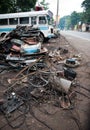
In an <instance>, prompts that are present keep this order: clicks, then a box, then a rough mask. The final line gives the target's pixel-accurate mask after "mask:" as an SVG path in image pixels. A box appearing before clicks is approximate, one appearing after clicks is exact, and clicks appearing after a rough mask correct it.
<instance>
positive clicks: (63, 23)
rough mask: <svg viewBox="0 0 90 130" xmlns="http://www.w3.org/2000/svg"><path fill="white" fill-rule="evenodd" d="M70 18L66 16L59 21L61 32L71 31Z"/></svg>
mask: <svg viewBox="0 0 90 130" xmlns="http://www.w3.org/2000/svg"><path fill="white" fill-rule="evenodd" d="M70 20H71V19H70V16H69V15H68V16H64V17H62V18H61V19H60V21H59V27H60V29H61V30H63V29H69V28H70V25H71V21H70Z"/></svg>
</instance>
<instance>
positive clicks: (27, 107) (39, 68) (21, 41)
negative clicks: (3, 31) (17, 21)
mask: <svg viewBox="0 0 90 130" xmlns="http://www.w3.org/2000/svg"><path fill="white" fill-rule="evenodd" d="M39 33H40V31H39V29H36V28H32V27H27V26H17V27H16V29H15V30H13V31H12V32H10V33H9V34H7V35H6V36H5V37H4V38H3V39H1V40H0V67H2V68H5V67H7V66H9V69H7V71H5V70H6V69H3V70H1V73H0V76H1V81H0V83H1V85H2V86H4V88H5V90H4V91H3V92H2V93H3V100H0V110H1V111H2V112H3V113H4V115H6V116H5V117H6V120H7V122H8V125H9V126H10V127H12V128H19V127H20V126H21V125H23V123H24V121H25V119H26V117H27V116H26V114H28V112H30V114H31V115H33V117H35V115H34V112H33V109H32V107H33V106H38V104H41V103H48V102H49V103H50V102H52V104H53V105H54V106H56V107H57V106H58V107H61V108H63V109H64V110H66V109H68V110H69V109H73V108H74V101H75V100H74V99H75V96H76V93H75V84H74V80H75V79H76V76H77V73H76V72H75V71H74V70H73V69H72V67H77V65H76V63H77V62H76V60H77V59H72V58H69V59H65V57H64V58H63V55H65V54H67V53H68V50H67V49H64V48H58V49H57V50H54V51H51V52H50V53H47V49H46V48H43V47H42V43H41V41H40V39H39ZM61 61H62V63H63V64H62V66H63V69H62V70H57V69H56V68H55V64H56V63H58V64H59V65H60V63H61ZM78 65H80V64H78ZM10 74H11V75H10ZM18 111H19V112H21V113H20V114H21V115H20V114H19V115H18V113H16V112H18ZM13 113H15V117H14V116H13ZM9 114H11V116H10V117H9V116H8V115H9ZM17 117H21V120H20V119H19V121H18V118H17ZM11 119H12V120H11ZM36 119H37V118H36ZM37 120H38V121H40V120H39V119H37ZM13 121H14V123H13ZM20 121H21V122H20ZM18 123H19V124H18ZM41 123H42V122H41ZM44 125H45V123H44ZM45 126H46V127H48V128H49V129H52V128H50V127H49V126H48V125H47V124H46V125H45Z"/></svg>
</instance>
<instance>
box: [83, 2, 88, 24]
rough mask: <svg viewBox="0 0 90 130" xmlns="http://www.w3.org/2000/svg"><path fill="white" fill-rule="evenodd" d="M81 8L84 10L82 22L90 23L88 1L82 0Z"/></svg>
mask: <svg viewBox="0 0 90 130" xmlns="http://www.w3.org/2000/svg"><path fill="white" fill-rule="evenodd" d="M82 7H83V8H84V12H83V20H84V21H85V22H90V0H84V1H83V3H82Z"/></svg>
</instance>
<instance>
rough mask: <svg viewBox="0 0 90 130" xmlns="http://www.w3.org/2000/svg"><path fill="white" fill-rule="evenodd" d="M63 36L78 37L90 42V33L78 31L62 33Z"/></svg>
mask: <svg viewBox="0 0 90 130" xmlns="http://www.w3.org/2000/svg"><path fill="white" fill-rule="evenodd" d="M61 33H62V34H66V35H70V36H74V37H78V38H80V39H83V40H87V41H90V33H89V32H78V31H61Z"/></svg>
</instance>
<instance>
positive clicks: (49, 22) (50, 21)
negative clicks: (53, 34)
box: [47, 15, 53, 25]
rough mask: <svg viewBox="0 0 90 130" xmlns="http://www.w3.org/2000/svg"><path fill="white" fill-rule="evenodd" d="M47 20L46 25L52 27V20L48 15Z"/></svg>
mask: <svg viewBox="0 0 90 130" xmlns="http://www.w3.org/2000/svg"><path fill="white" fill-rule="evenodd" d="M47 20H48V24H49V25H52V24H53V18H52V17H50V16H49V15H47Z"/></svg>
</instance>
